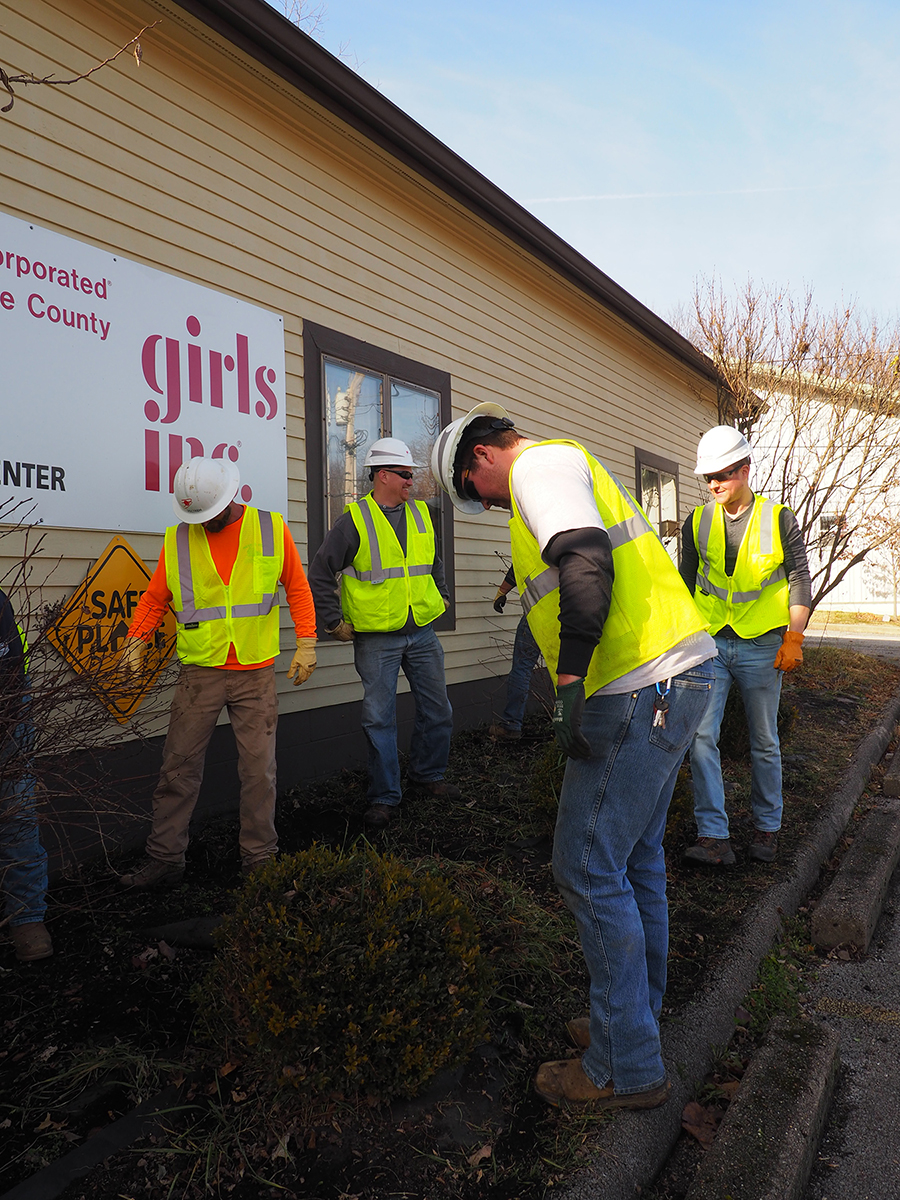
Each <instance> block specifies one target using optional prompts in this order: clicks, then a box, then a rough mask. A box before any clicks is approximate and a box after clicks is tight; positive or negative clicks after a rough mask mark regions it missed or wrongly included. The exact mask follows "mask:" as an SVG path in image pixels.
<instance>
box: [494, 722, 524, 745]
mask: <svg viewBox="0 0 900 1200" xmlns="http://www.w3.org/2000/svg"><path fill="white" fill-rule="evenodd" d="M488 736H489V737H490V739H491V741H492V742H517V741H518V740H519V738H521V736H522V730H521V729H510V727H509V726H508V725H491V726H490V728H489V729H488Z"/></svg>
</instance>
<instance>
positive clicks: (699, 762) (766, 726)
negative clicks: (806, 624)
mask: <svg viewBox="0 0 900 1200" xmlns="http://www.w3.org/2000/svg"><path fill="white" fill-rule="evenodd" d="M716 645H717V646H718V648H719V657H718V658H714V659H713V669H714V671H715V682H714V684H713V691H712V697H711V699H710V702H709V708H708V709H707V710H706V716H705V717H704V718H703V720H702V721H701V722H700V728H699V729H698V730H697V736H696V737H695V738H694V741H693V744H692V745H691V779H692V780H693V783H694V817H695V818H696V821H697V830H698V832H699V835H700V837H711V838H727V837H728V816H727V815H726V812H725V788H724V785H723V783H722V763H721V759H720V757H719V729H720V727H721V724H722V714H723V713H724V712H725V701H726V700H727V698H728V693H729V691H730V690H731V684H732V681H734V682H735V683H737V685H738V687H739V688H740V691H741V696H742V697H743V700H744V709H745V711H746V713H747V726H748V728H749V730H750V777H751V783H750V804H751V806H752V809H753V825H754V828H756V829H760V830H762V831H763V832H764V833H774V832H775V831H776V830H778V829H780V828H781V811H782V807H783V805H782V798H781V747H780V745H779V742H778V701H779V699H780V698H781V679H782V675H783V672H782V671H776V670H775V668H774V667H773V666H772V663H773V662H774V661H775V655H776V654H777V652H778V647H779V646H780V645H781V633H780V632H779V631H778V630H777V629H776V630H772V631H770V632H769V633H764V634H763V635H762V636H761V637H758V638H752V639H747V640H745V639H744V638H739V637H723V636H722V635H721V634H717V635H716Z"/></svg>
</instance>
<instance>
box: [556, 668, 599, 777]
mask: <svg viewBox="0 0 900 1200" xmlns="http://www.w3.org/2000/svg"><path fill="white" fill-rule="evenodd" d="M583 712H584V680H583V679H576V680H575V682H574V683H561V684H559V685H558V687H557V689H556V707H555V708H554V710H553V732H554V733H555V734H556V744H557V745H558V746H559V748H560V750H562V752H563V754H567V755H568V756H569V758H590V757H591V745H590V742H589V741H588V740H587V738H586V737H585V736H584V734H583V733H582V732H581V716H582V713H583Z"/></svg>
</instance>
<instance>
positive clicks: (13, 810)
mask: <svg viewBox="0 0 900 1200" xmlns="http://www.w3.org/2000/svg"><path fill="white" fill-rule="evenodd" d="M27 703H28V701H27V700H26V701H24V703H23V708H26V706H27ZM26 711H27V708H26ZM33 748H34V728H33V727H32V725H31V722H30V720H29V719H27V718H25V719H24V720H22V721H20V722H19V724H18V725H17V726H16V727H15V728H14V729H13V731H12V733H11V734H10V736H9V737H8V738H7V739H6V741H5V743H4V744H3V746H2V747H0V891H3V892H4V893H5V900H6V903H5V909H6V916H7V917H9V923H10V925H30V924H32V923H33V922H35V921H43V919H44V914H45V913H46V911H47V852H46V850H45V849H44V847H43V846H42V845H41V839H40V837H39V836H38V823H37V813H36V811H35V796H34V788H35V782H34V775H33V774H32V766H31V762H32V753H33Z"/></svg>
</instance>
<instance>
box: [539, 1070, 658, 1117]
mask: <svg viewBox="0 0 900 1200" xmlns="http://www.w3.org/2000/svg"><path fill="white" fill-rule="evenodd" d="M534 1090H535V1091H536V1092H537V1094H538V1095H539V1096H540V1098H541V1099H542V1100H546V1101H547V1103H548V1104H554V1105H556V1107H557V1108H568V1109H571V1110H572V1111H573V1112H584V1111H590V1112H602V1111H603V1110H604V1109H609V1108H657V1107H658V1106H659V1105H660V1104H664V1103H665V1102H666V1100H668V1098H669V1091H670V1084H669V1081H668V1080H666V1081H665V1082H664V1083H661V1084H660V1086H659V1087H658V1088H654V1089H653V1090H652V1091H650V1092H626V1093H625V1094H624V1095H621V1096H617V1095H616V1093H615V1089H614V1087H613V1083H612V1080H610V1081H609V1083H608V1084H607V1085H606V1087H602V1088H598V1087H596V1086H595V1085H594V1084H593V1083H591V1081H590V1079H588V1077H587V1075H585V1073H584V1070H583V1068H582V1066H581V1063H580V1062H579V1061H578V1059H577V1058H563V1059H559V1060H557V1061H556V1062H546V1063H544V1064H543V1065H542V1066H540V1067H538V1071H537V1074H536V1075H535V1077H534Z"/></svg>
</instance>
